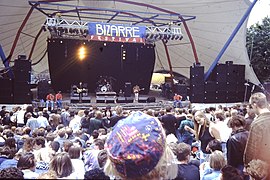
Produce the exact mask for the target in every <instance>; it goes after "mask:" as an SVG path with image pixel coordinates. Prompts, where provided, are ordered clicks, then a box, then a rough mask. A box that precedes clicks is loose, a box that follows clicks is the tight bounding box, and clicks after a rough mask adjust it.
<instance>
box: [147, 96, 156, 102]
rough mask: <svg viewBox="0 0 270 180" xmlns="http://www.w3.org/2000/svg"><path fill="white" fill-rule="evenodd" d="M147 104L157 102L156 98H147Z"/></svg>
mask: <svg viewBox="0 0 270 180" xmlns="http://www.w3.org/2000/svg"><path fill="white" fill-rule="evenodd" d="M147 102H148V103H152V102H156V98H155V97H153V96H151V97H148V98H147Z"/></svg>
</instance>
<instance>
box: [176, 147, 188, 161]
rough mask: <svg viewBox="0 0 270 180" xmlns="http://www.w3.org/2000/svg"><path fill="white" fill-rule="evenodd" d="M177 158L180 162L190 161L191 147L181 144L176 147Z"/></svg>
mask: <svg viewBox="0 0 270 180" xmlns="http://www.w3.org/2000/svg"><path fill="white" fill-rule="evenodd" d="M176 152H177V154H176V157H177V159H178V161H186V162H188V161H189V158H190V154H191V147H190V145H188V144H186V143H179V144H177V145H176Z"/></svg>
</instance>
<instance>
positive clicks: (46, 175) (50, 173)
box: [37, 171, 57, 179]
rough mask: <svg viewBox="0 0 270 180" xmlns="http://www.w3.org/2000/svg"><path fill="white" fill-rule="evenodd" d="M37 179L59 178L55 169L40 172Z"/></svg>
mask: <svg viewBox="0 0 270 180" xmlns="http://www.w3.org/2000/svg"><path fill="white" fill-rule="evenodd" d="M37 179H57V175H56V173H55V172H54V171H48V172H45V173H42V174H40V175H39V176H38V177H37Z"/></svg>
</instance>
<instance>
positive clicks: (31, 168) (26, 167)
mask: <svg viewBox="0 0 270 180" xmlns="http://www.w3.org/2000/svg"><path fill="white" fill-rule="evenodd" d="M17 168H19V169H20V170H22V172H23V177H24V179H36V178H37V177H38V173H36V172H35V169H36V161H35V156H34V154H33V153H26V154H22V156H21V157H20V159H19V161H18V163H17Z"/></svg>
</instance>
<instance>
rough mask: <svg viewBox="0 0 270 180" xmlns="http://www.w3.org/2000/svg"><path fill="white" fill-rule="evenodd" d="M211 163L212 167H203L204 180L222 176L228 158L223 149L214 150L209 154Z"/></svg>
mask: <svg viewBox="0 0 270 180" xmlns="http://www.w3.org/2000/svg"><path fill="white" fill-rule="evenodd" d="M209 165H210V168H204V167H202V168H201V169H202V171H203V175H202V180H213V179H216V178H218V177H219V176H220V174H221V171H220V170H221V168H223V167H224V166H225V165H226V160H225V158H224V155H223V153H222V152H221V151H218V150H216V151H214V152H213V153H211V154H210V156H209Z"/></svg>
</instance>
